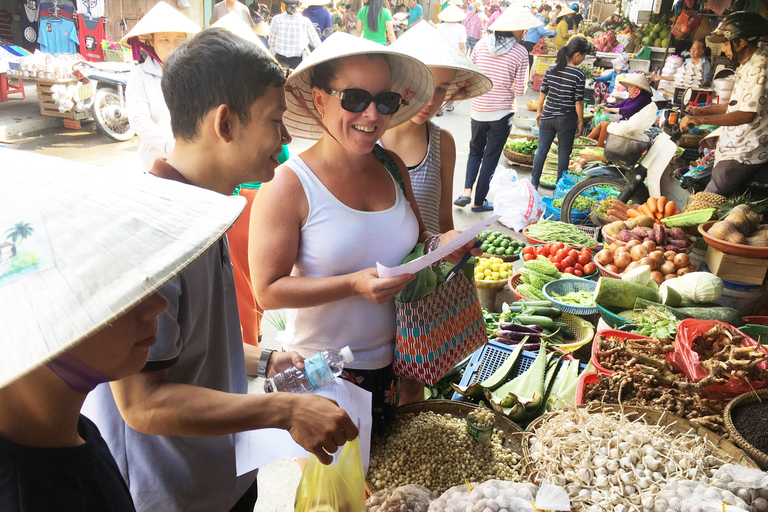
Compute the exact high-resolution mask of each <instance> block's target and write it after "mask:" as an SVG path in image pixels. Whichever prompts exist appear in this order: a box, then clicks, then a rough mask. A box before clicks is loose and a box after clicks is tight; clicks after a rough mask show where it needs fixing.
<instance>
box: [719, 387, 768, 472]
mask: <svg viewBox="0 0 768 512" xmlns="http://www.w3.org/2000/svg"><path fill="white" fill-rule="evenodd" d="M765 398H768V389H758V390H757V391H751V392H749V393H744V394H743V395H739V396H737V397H736V398H734V399H733V400H731V401H730V402H728V405H726V406H725V410H724V411H723V419H724V420H725V429H726V432H728V435H729V436H731V439H733V442H734V443H736V444H737V445H739V446H740V447H741V449H742V450H744V451H745V452H747V453H748V454H749V456H750V457H752V458H753V459H755V461H756V462H757V463H758V464H759V465H760V468H761V469H764V470H768V453H765V452H761V451H760V450H758V449H757V448H755V447H754V446H752V444H750V443H749V441H747V440H746V439H744V437H742V435H741V434H739V431H738V430H736V426H735V425H734V424H733V419H732V418H731V412H732V411H733V409H734V408H736V407H738V406H739V405H744V404H748V403H750V402H757V401H758V400H761V399H765Z"/></svg>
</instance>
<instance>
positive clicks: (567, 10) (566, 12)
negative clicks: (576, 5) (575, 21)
mask: <svg viewBox="0 0 768 512" xmlns="http://www.w3.org/2000/svg"><path fill="white" fill-rule="evenodd" d="M575 12H576V11H574V10H573V9H571V8H570V7H563V8H562V9H561V10H560V13H559V14H558V15H557V19H558V20H559V19H560V18H562V17H563V16H568V15H569V14H574V13H575Z"/></svg>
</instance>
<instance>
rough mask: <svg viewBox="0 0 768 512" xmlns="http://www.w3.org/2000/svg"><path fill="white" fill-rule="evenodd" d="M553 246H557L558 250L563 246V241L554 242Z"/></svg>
mask: <svg viewBox="0 0 768 512" xmlns="http://www.w3.org/2000/svg"><path fill="white" fill-rule="evenodd" d="M555 247H557V250H558V251H559V250H560V249H562V248H564V247H565V244H564V243H563V242H555Z"/></svg>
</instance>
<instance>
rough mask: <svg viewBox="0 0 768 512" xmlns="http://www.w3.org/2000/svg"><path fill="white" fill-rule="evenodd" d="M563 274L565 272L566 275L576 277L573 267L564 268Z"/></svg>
mask: <svg viewBox="0 0 768 512" xmlns="http://www.w3.org/2000/svg"><path fill="white" fill-rule="evenodd" d="M563 272H565V273H566V274H573V275H576V274H574V272H575V270H574V269H573V267H565V268H564V269H563Z"/></svg>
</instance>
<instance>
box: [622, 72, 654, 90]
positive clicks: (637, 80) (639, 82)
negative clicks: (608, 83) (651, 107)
mask: <svg viewBox="0 0 768 512" xmlns="http://www.w3.org/2000/svg"><path fill="white" fill-rule="evenodd" d="M619 83H620V84H621V85H623V86H624V87H626V86H628V85H635V86H637V87H639V88H640V89H642V90H644V91H646V92H649V93H651V94H653V91H651V84H649V83H648V79H647V78H645V75H644V74H643V73H631V74H629V75H626V77H625V78H624V79H623V80H619Z"/></svg>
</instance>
